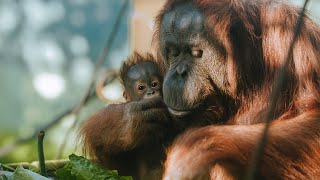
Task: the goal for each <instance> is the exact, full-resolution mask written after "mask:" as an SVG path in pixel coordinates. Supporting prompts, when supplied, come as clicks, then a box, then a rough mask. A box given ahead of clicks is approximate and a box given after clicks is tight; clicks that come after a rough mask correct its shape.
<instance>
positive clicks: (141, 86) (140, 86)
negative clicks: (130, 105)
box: [138, 85, 146, 91]
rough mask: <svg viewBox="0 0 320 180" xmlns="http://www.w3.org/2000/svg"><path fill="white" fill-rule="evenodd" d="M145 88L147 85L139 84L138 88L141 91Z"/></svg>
mask: <svg viewBox="0 0 320 180" xmlns="http://www.w3.org/2000/svg"><path fill="white" fill-rule="evenodd" d="M145 88H146V87H145V86H143V85H139V86H138V90H139V91H143V90H144V89H145Z"/></svg>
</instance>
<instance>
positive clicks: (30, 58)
mask: <svg viewBox="0 0 320 180" xmlns="http://www.w3.org/2000/svg"><path fill="white" fill-rule="evenodd" d="M129 1H130V7H129V8H128V9H126V13H125V16H124V17H122V19H121V22H120V28H119V29H118V32H117V34H116V37H115V40H114V43H113V44H112V47H111V49H110V50H109V54H108V55H107V57H106V59H105V63H104V65H103V66H104V67H109V68H119V66H120V64H121V62H122V60H123V59H124V58H125V57H127V56H128V54H129V53H130V52H131V51H132V50H133V49H139V50H140V49H142V50H148V49H149V48H150V42H149V41H150V40H151V34H152V33H151V32H152V28H153V18H154V14H156V13H157V10H158V9H159V8H160V7H161V4H162V3H163V1H164V0H129ZM291 1H292V2H293V3H295V4H297V5H298V6H301V5H302V3H303V0H291ZM123 2H124V0H1V1H0V163H9V162H22V161H34V160H37V150H36V141H35V140H33V141H30V142H28V143H25V144H23V145H19V146H17V147H15V148H13V150H12V151H10V153H8V154H6V155H4V156H1V148H2V147H4V146H6V145H8V144H10V143H13V142H14V141H15V140H16V139H17V138H23V137H27V136H30V135H32V134H33V133H34V131H35V130H37V129H38V128H40V127H42V126H44V125H46V124H48V123H49V122H50V121H52V120H53V119H54V118H55V117H56V116H57V115H59V114H61V113H62V112H64V111H65V110H66V109H69V108H71V107H72V106H73V105H74V104H76V103H78V102H79V101H80V100H81V98H82V97H83V96H84V94H85V92H86V90H87V88H88V86H89V84H90V81H91V78H92V75H93V73H94V72H93V71H94V63H95V61H96V59H98V56H99V53H100V51H101V50H102V48H103V46H104V44H105V42H106V40H107V39H108V36H109V35H110V33H111V30H112V27H113V25H114V24H115V20H116V16H117V14H118V12H119V10H120V6H121V4H122V3H123ZM308 8H309V10H310V12H311V14H312V17H313V18H314V19H315V20H317V19H319V17H320V16H319V15H320V13H318V10H319V8H320V1H318V0H311V3H310V6H309V7H308ZM150 14H152V15H150ZM146 29H147V30H148V32H146ZM134 36H135V37H134ZM130 40H131V41H130ZM146 42H148V43H146ZM105 93H106V94H108V97H112V98H113V99H114V100H119V99H121V95H122V90H121V87H119V85H111V86H110V87H109V88H107V89H105ZM104 105H105V104H104V103H103V102H101V101H100V100H98V99H97V98H96V99H94V100H93V101H90V102H89V103H88V104H86V105H85V107H84V108H83V109H82V111H81V113H80V118H79V119H80V121H83V120H85V119H86V118H88V116H90V114H92V113H93V112H94V111H97V110H98V109H99V108H101V107H103V106H104ZM73 120H74V117H73V116H66V117H65V118H64V119H63V121H61V123H59V124H57V125H56V126H54V127H53V128H51V129H50V130H49V131H47V132H46V137H45V140H44V151H45V158H46V159H55V157H56V156H57V152H58V149H59V147H60V146H61V144H62V142H63V138H64V137H65V134H66V131H67V130H68V129H69V128H70V126H71V124H72V122H73ZM76 132H77V129H75V130H73V131H72V133H71V134H70V136H69V137H67V138H68V139H67V146H66V150H65V151H64V153H63V156H62V157H63V158H66V157H67V155H69V154H71V153H74V152H75V153H77V154H80V151H79V149H77V146H76V145H77V141H76ZM2 150H3V149H2Z"/></svg>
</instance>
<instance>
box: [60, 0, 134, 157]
mask: <svg viewBox="0 0 320 180" xmlns="http://www.w3.org/2000/svg"><path fill="white" fill-rule="evenodd" d="M129 2H130V1H129V0H124V2H123V4H122V5H121V8H120V11H119V13H118V16H117V18H116V21H115V24H114V26H113V28H112V31H111V33H110V35H109V38H108V40H107V41H106V43H105V46H104V48H103V50H102V52H101V53H100V55H99V58H98V60H97V62H96V65H95V68H94V72H93V73H94V75H93V76H92V79H91V83H90V85H89V87H88V90H87V92H86V93H85V95H84V97H83V98H82V100H81V101H80V103H79V104H78V106H76V107H75V108H74V109H73V114H74V115H75V119H74V121H73V123H72V125H71V127H70V128H69V129H68V131H67V133H66V135H65V137H64V139H63V142H62V144H61V146H60V148H59V151H58V154H57V159H60V158H61V156H62V154H63V151H64V148H65V146H66V143H67V139H68V137H69V135H70V133H71V131H72V130H73V129H75V127H76V126H77V122H78V118H79V113H80V110H81V108H82V107H83V105H84V104H85V103H86V101H87V99H88V97H89V95H90V93H91V91H92V90H93V89H94V84H95V82H96V72H97V71H98V69H99V67H100V66H101V65H102V64H103V62H104V60H105V58H106V56H107V55H108V52H109V49H110V47H111V45H112V44H113V41H114V39H115V37H116V34H117V32H118V31H119V27H120V22H121V18H122V17H123V16H124V13H125V10H126V9H127V6H128V5H129Z"/></svg>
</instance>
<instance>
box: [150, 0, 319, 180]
mask: <svg viewBox="0 0 320 180" xmlns="http://www.w3.org/2000/svg"><path fill="white" fill-rule="evenodd" d="M190 1H192V2H193V5H195V6H197V8H199V9H200V10H201V11H202V12H203V14H204V15H205V17H206V20H207V24H206V28H207V32H210V33H209V34H208V38H212V37H215V38H216V39H217V40H218V41H219V43H220V44H221V45H222V46H223V48H224V51H225V57H226V63H227V76H228V84H226V86H227V89H228V92H226V93H227V94H228V95H229V96H230V98H231V99H232V100H233V102H232V103H230V104H228V105H229V107H235V108H234V112H235V113H233V114H231V115H230V117H228V118H229V119H228V121H227V124H228V125H221V126H216V125H215V126H206V127H203V128H195V129H192V130H189V131H187V132H185V133H184V134H183V135H182V136H180V137H179V138H178V139H176V141H175V143H174V145H173V146H172V147H171V148H170V150H169V152H168V157H167V161H166V163H165V176H164V179H198V178H204V179H206V178H209V177H211V179H215V178H222V179H224V178H227V179H228V178H230V179H233V178H239V177H242V176H243V175H244V173H245V172H246V169H247V168H248V164H249V162H250V157H251V156H252V153H253V151H254V149H255V147H256V144H257V141H258V139H259V137H260V135H261V133H262V129H263V125H262V124H260V123H262V120H263V117H264V116H265V114H266V110H267V107H268V106H269V104H270V96H271V88H272V86H273V85H274V82H275V81H276V79H277V73H278V72H279V69H280V67H281V66H282V65H283V63H284V60H285V57H286V55H287V51H288V48H289V46H290V42H291V39H292V37H293V31H294V27H295V24H296V22H297V19H298V17H299V11H300V10H299V9H298V8H295V7H293V6H291V5H289V4H286V3H283V2H279V1H278V0H246V1H245V0H224V1H221V0H168V1H167V2H166V4H165V5H164V8H163V10H162V11H161V12H160V14H159V15H158V17H157V29H156V34H155V36H154V38H155V42H157V41H158V40H159V39H157V38H159V36H158V35H159V29H160V24H161V22H162V18H163V16H164V14H165V13H166V12H167V11H168V10H169V9H170V8H171V7H173V6H175V5H178V4H180V3H186V2H190ZM319 57H320V28H319V26H318V25H316V24H315V23H314V22H312V20H310V18H308V17H307V16H306V17H305V18H304V23H303V25H302V27H301V31H300V33H299V35H298V38H297V41H296V43H295V45H294V48H293V53H292V54H290V63H289V67H288V73H287V75H288V79H287V80H286V82H285V84H284V87H283V88H282V90H281V96H280V97H279V101H278V104H277V108H276V111H275V114H274V118H273V122H272V124H271V127H270V133H269V136H268V140H267V146H266V147H265V153H264V157H263V165H262V168H261V169H260V170H259V175H260V176H261V177H264V178H266V179H315V178H317V177H319V176H320V131H319V129H320V91H319V89H320V61H319ZM212 73H214V72H212ZM226 108H227V107H226Z"/></svg>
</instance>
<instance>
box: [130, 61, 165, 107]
mask: <svg viewBox="0 0 320 180" xmlns="http://www.w3.org/2000/svg"><path fill="white" fill-rule="evenodd" d="M161 88H162V78H161V74H160V72H159V69H158V66H157V65H156V64H155V63H152V62H142V63H139V64H136V65H134V66H132V67H130V69H129V71H128V74H127V79H126V80H125V92H124V97H125V98H126V100H127V101H139V100H142V99H148V98H153V97H157V96H162V93H161Z"/></svg>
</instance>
